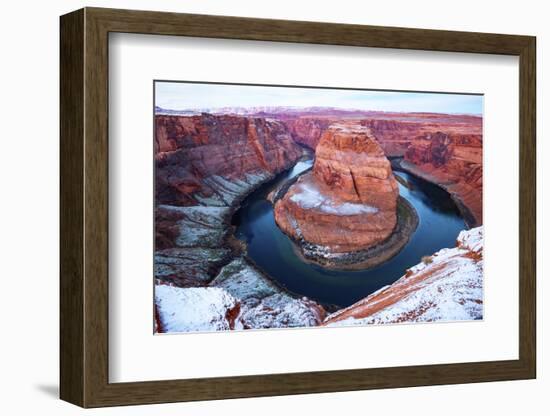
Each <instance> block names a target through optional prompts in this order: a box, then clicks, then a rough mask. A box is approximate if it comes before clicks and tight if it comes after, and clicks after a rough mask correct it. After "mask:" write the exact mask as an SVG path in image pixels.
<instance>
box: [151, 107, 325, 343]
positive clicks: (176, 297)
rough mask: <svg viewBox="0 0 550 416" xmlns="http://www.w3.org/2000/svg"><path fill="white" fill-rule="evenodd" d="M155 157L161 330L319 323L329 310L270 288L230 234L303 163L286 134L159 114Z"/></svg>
mask: <svg viewBox="0 0 550 416" xmlns="http://www.w3.org/2000/svg"><path fill="white" fill-rule="evenodd" d="M154 150H155V201H156V204H155V283H156V284H155V305H156V308H155V313H156V320H155V321H156V322H157V331H158V332H181V331H210V330H222V329H234V328H235V325H237V327H239V328H243V329H244V328H263V327H265V326H266V325H268V326H269V327H276V326H281V327H283V326H284V327H289V326H308V325H317V324H319V323H320V322H321V320H322V318H323V317H324V309H323V308H322V307H321V306H320V305H317V304H316V303H315V302H313V301H310V300H308V299H305V298H302V297H297V296H293V295H291V294H289V293H287V291H285V290H284V289H282V288H280V287H278V286H277V285H275V284H274V283H273V282H271V281H270V280H269V279H268V278H267V277H266V276H264V275H263V273H261V272H260V271H259V270H257V269H256V268H255V267H254V265H252V264H250V263H249V262H248V261H247V260H246V259H245V258H244V256H243V249H242V247H241V246H240V245H239V243H238V241H236V240H235V239H234V238H233V237H232V233H231V224H230V223H231V217H232V215H233V213H234V211H235V209H237V208H238V206H239V203H240V201H241V200H242V199H243V198H244V197H245V196H246V195H248V194H249V193H250V192H252V191H253V190H254V189H255V188H257V187H258V186H260V185H261V184H262V183H264V182H266V181H269V180H270V179H272V178H273V177H275V176H276V175H277V174H278V173H280V172H281V171H283V170H285V169H288V168H289V167H291V166H293V165H294V164H296V162H298V160H299V159H300V158H301V157H302V153H303V151H302V149H301V148H300V147H299V146H298V145H296V144H295V143H294V141H293V140H292V138H291V137H290V135H289V134H288V132H287V130H286V128H285V126H284V125H282V124H281V123H279V122H277V121H273V120H265V119H262V118H247V117H240V116H225V115H224V116H214V115H208V114H204V115H200V116H190V117H186V116H179V115H162V116H156V117H155V149H154ZM245 281H246V283H245ZM178 311H184V313H179V312H178ZM237 316H239V318H238V319H237ZM267 316H269V317H270V319H267ZM174 317H175V318H174ZM236 322H237V323H236Z"/></svg>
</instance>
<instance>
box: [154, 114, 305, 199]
mask: <svg viewBox="0 0 550 416" xmlns="http://www.w3.org/2000/svg"><path fill="white" fill-rule="evenodd" d="M301 154H302V151H301V149H300V148H299V147H298V146H297V145H296V144H295V143H294V141H293V140H292V138H291V136H290V134H289V133H288V130H287V129H286V127H285V126H284V125H283V124H281V123H280V122H277V121H273V120H265V119H262V118H248V117H239V116H213V115H209V114H204V115H201V116H192V117H182V116H156V117H155V163H156V175H155V192H156V195H155V196H156V200H157V202H158V203H160V204H173V205H201V204H204V205H212V204H216V201H217V202H218V205H227V202H229V201H226V200H225V199H224V195H223V194H224V191H225V190H226V189H225V188H228V187H230V186H229V185H227V184H226V182H227V181H245V182H247V181H248V179H249V178H248V176H249V175H274V174H276V173H278V172H281V171H282V170H284V169H286V168H288V167H289V166H291V165H292V164H293V163H294V162H295V161H296V160H297V159H298V158H299V157H300V156H301ZM252 179H253V178H252Z"/></svg>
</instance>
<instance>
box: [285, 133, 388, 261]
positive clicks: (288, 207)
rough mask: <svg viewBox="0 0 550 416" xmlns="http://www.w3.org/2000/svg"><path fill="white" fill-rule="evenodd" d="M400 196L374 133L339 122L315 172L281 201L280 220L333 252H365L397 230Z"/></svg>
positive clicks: (326, 137)
mask: <svg viewBox="0 0 550 416" xmlns="http://www.w3.org/2000/svg"><path fill="white" fill-rule="evenodd" d="M397 196H398V187H397V182H396V180H395V178H394V176H393V173H392V170H391V166H390V162H389V161H388V159H387V158H386V157H385V156H384V152H383V151H382V149H381V148H380V146H379V144H378V143H377V141H376V140H375V139H374V137H373V136H372V135H371V133H370V131H369V130H368V129H367V128H366V127H364V126H360V125H358V124H352V123H348V124H334V125H332V126H330V127H329V128H328V129H327V130H326V131H325V132H324V133H323V136H322V138H321V140H320V142H319V144H318V146H317V148H316V152H315V164H314V166H313V171H312V172H308V173H306V174H304V175H303V176H301V177H300V178H299V179H298V180H297V181H296V183H294V184H293V185H292V186H291V187H290V188H289V189H288V191H287V193H286V194H285V195H284V196H283V197H282V198H281V199H279V200H278V201H277V202H276V204H275V209H274V212H275V221H276V222H277V225H278V226H279V227H280V228H281V229H282V230H283V231H284V232H285V233H286V234H288V235H290V236H291V237H292V238H294V239H295V240H298V241H302V242H305V243H308V244H313V245H314V246H317V247H318V248H319V249H320V250H321V251H323V250H326V251H327V254H329V253H347V252H353V251H358V250H364V249H367V248H369V247H371V246H374V245H376V244H377V243H379V242H381V241H383V240H385V239H387V238H388V237H389V236H390V234H391V233H392V231H393V230H394V228H395V225H396V222H397V216H396V203H397Z"/></svg>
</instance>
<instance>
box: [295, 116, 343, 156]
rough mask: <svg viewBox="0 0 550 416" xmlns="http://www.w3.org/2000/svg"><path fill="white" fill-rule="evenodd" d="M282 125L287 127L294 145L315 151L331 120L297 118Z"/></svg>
mask: <svg viewBox="0 0 550 416" xmlns="http://www.w3.org/2000/svg"><path fill="white" fill-rule="evenodd" d="M284 123H285V124H286V125H287V126H288V128H289V130H290V134H291V135H292V138H293V139H294V141H295V142H296V143H300V144H301V145H304V146H307V147H309V148H310V149H313V150H315V148H316V147H317V145H318V144H319V140H321V136H322V135H323V133H324V132H325V130H326V129H327V128H328V126H329V125H330V124H332V123H333V120H332V119H328V118H320V117H297V118H292V119H289V120H285V121H284Z"/></svg>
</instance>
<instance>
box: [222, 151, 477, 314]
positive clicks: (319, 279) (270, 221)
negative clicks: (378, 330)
mask: <svg viewBox="0 0 550 416" xmlns="http://www.w3.org/2000/svg"><path fill="white" fill-rule="evenodd" d="M312 163H313V161H311V160H309V161H301V162H298V163H297V164H296V165H295V166H294V168H292V169H290V170H288V171H286V172H284V173H282V174H281V175H279V176H278V177H277V178H276V179H274V180H273V181H271V182H269V183H266V184H264V185H263V186H262V187H260V188H259V189H257V190H256V191H254V192H253V193H252V194H250V195H249V196H248V197H247V198H246V199H245V200H244V201H243V204H242V205H241V208H240V209H239V210H238V211H237V212H236V213H235V215H234V217H233V224H234V225H235V226H236V232H235V234H236V236H237V238H239V239H240V240H242V241H244V242H246V244H247V246H248V256H249V257H250V258H251V259H252V260H253V261H254V262H255V263H256V265H257V266H258V267H259V268H261V269H262V270H263V271H264V272H266V273H267V274H268V275H270V276H271V278H272V279H273V280H275V281H276V282H277V283H279V284H280V285H281V286H283V287H285V288H286V289H288V290H289V291H291V292H293V293H295V294H298V295H301V296H307V297H308V298H310V299H313V300H316V301H317V302H320V303H322V304H324V305H330V309H333V308H334V307H339V308H341V307H346V306H349V305H351V304H353V303H355V302H356V301H358V300H360V299H362V298H364V297H366V296H368V295H369V294H371V293H373V292H375V291H377V290H378V289H380V288H382V287H383V286H386V285H389V284H392V283H393V282H395V281H396V280H397V279H399V278H400V277H401V276H402V275H403V274H404V273H405V270H406V269H407V268H409V267H411V266H413V265H415V264H417V263H419V262H420V261H421V258H422V256H425V255H431V254H433V253H435V252H436V251H438V250H440V249H442V248H444V247H454V245H455V241H456V237H457V236H458V233H459V232H460V231H461V230H464V229H465V228H467V227H466V225H465V223H464V220H463V218H462V217H461V215H460V212H459V210H458V208H457V207H456V205H455V203H454V202H453V200H452V199H451V197H450V195H449V194H448V193H447V192H446V191H444V190H443V189H441V188H439V187H438V186H436V185H434V184H431V183H429V182H427V181H425V180H423V179H420V178H417V177H415V176H412V175H410V174H408V173H406V172H401V171H394V174H395V175H396V176H399V177H400V179H401V180H400V181H399V192H400V194H401V196H402V197H404V198H405V199H407V200H408V201H409V202H410V203H411V204H412V205H413V206H414V208H415V209H416V211H417V213H418V217H419V224H418V227H417V229H416V231H415V232H414V234H413V235H412V236H411V239H410V241H409V242H408V243H407V244H406V245H405V247H404V248H403V250H401V252H400V253H398V254H397V255H396V256H394V257H392V258H391V259H390V260H388V261H386V262H385V263H383V264H380V265H378V266H376V267H373V268H370V269H367V270H353V271H350V270H345V271H344V270H329V269H325V268H323V267H321V266H319V265H316V264H312V263H308V262H305V261H304V260H303V259H301V257H300V256H298V255H297V253H296V251H295V247H293V244H294V243H293V242H292V241H291V240H290V239H289V238H288V237H287V236H286V234H284V233H283V232H282V231H281V230H280V229H279V227H277V225H276V223H275V219H274V215H273V205H272V204H271V203H270V202H269V201H268V200H267V199H266V196H267V194H268V193H269V192H270V191H271V190H272V189H273V188H274V187H275V186H277V184H278V183H280V182H281V181H285V180H288V179H289V178H292V177H294V176H296V175H299V174H300V173H302V172H304V171H305V170H307V169H309V168H310V167H311V165H312ZM402 182H403V183H405V185H406V186H405V185H403V183H402Z"/></svg>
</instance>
